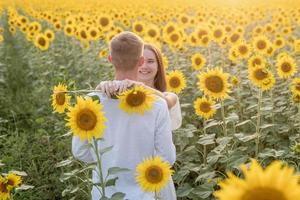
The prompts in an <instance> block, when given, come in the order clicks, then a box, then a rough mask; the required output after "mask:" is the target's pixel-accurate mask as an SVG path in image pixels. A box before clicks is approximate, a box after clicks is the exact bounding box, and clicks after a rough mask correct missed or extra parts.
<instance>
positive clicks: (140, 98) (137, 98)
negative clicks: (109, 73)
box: [126, 91, 146, 107]
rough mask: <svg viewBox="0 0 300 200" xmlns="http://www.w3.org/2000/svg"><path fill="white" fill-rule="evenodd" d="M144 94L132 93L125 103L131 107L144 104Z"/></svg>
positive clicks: (139, 92)
mask: <svg viewBox="0 0 300 200" xmlns="http://www.w3.org/2000/svg"><path fill="white" fill-rule="evenodd" d="M145 99H146V94H145V93H144V92H141V91H133V92H131V93H130V94H129V95H128V96H127V98H126V102H127V104H128V105H129V106H131V107H136V106H140V105H142V104H143V103H144V102H145Z"/></svg>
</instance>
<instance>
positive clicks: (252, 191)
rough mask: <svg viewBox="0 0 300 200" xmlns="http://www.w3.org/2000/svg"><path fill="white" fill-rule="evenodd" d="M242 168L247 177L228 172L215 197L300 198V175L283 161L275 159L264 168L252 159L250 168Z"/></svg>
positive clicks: (245, 199)
mask: <svg viewBox="0 0 300 200" xmlns="http://www.w3.org/2000/svg"><path fill="white" fill-rule="evenodd" d="M241 169H242V172H243V174H244V177H245V178H244V179H241V178H238V177H236V176H235V175H233V174H232V173H228V178H227V179H225V180H223V181H222V182H220V183H219V185H220V187H221V189H220V190H219V191H216V192H214V195H215V197H217V198H218V199H219V200H231V199H234V200H252V199H255V200H295V199H300V185H299V184H298V180H299V177H298V176H297V175H295V174H294V169H293V168H292V167H289V166H284V165H283V163H282V162H281V161H274V162H272V163H271V164H270V165H269V166H268V167H267V168H266V169H263V168H262V167H261V166H260V165H259V164H258V162H257V161H255V160H252V161H251V165H250V167H249V168H248V167H247V166H246V165H242V166H241ZM274 174H275V176H274ZM287 186H288V187H287Z"/></svg>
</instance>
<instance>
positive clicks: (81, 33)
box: [77, 27, 89, 41]
mask: <svg viewBox="0 0 300 200" xmlns="http://www.w3.org/2000/svg"><path fill="white" fill-rule="evenodd" d="M77 33H78V35H77V37H78V39H80V40H82V41H84V40H89V35H88V32H87V29H86V27H80V28H79V29H78V31H77Z"/></svg>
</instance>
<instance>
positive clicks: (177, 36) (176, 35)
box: [167, 31, 183, 46]
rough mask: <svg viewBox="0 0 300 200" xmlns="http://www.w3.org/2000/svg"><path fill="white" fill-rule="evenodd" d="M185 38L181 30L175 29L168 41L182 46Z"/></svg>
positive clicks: (173, 44)
mask: <svg viewBox="0 0 300 200" xmlns="http://www.w3.org/2000/svg"><path fill="white" fill-rule="evenodd" d="M182 41H183V38H182V34H181V33H180V31H173V32H172V33H170V34H169V35H168V36H167V42H168V43H169V44H170V45H172V46H180V45H181V44H182Z"/></svg>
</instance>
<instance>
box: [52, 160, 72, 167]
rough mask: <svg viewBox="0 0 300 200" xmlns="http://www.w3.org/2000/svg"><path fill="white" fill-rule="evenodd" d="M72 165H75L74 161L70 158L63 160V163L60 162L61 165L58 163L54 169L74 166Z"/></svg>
mask: <svg viewBox="0 0 300 200" xmlns="http://www.w3.org/2000/svg"><path fill="white" fill-rule="evenodd" d="M72 163H73V159H72V158H69V159H67V160H63V161H61V162H59V163H56V164H55V165H54V167H56V168H58V167H63V166H67V165H70V164H72Z"/></svg>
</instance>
